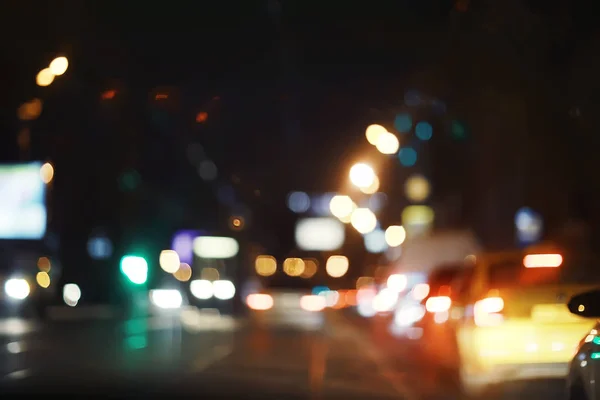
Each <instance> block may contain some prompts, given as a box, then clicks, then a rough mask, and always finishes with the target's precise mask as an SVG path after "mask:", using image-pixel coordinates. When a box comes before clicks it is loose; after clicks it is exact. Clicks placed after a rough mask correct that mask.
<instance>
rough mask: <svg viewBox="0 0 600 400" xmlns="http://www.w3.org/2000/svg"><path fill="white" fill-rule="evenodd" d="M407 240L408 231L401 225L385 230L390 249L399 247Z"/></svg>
mask: <svg viewBox="0 0 600 400" xmlns="http://www.w3.org/2000/svg"><path fill="white" fill-rule="evenodd" d="M405 240H406V231H405V230H404V227H402V226H400V225H392V226H389V227H388V228H387V229H386V230H385V241H386V243H387V244H388V246H390V247H398V246H400V245H401V244H402V243H404V241H405Z"/></svg>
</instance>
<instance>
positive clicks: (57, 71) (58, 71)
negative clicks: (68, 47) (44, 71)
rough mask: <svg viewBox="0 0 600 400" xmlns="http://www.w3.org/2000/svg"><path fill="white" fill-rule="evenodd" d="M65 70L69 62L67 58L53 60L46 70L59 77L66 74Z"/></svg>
mask: <svg viewBox="0 0 600 400" xmlns="http://www.w3.org/2000/svg"><path fill="white" fill-rule="evenodd" d="M67 68H69V60H67V57H56V58H55V59H54V60H52V61H51V62H50V66H49V67H48V69H49V70H50V72H52V74H53V75H55V76H60V75H62V74H64V73H65V72H67Z"/></svg>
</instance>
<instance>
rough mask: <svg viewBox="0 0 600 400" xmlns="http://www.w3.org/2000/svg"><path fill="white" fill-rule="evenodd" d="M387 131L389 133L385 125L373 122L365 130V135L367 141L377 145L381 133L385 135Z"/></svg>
mask: <svg viewBox="0 0 600 400" xmlns="http://www.w3.org/2000/svg"><path fill="white" fill-rule="evenodd" d="M386 133H388V131H387V129H385V128H384V127H383V126H381V125H377V124H373V125H369V126H368V127H367V130H366V131H365V136H366V138H367V141H368V142H369V143H371V144H372V145H373V146H375V145H376V144H377V140H378V139H379V137H380V136H381V135H385V134H386Z"/></svg>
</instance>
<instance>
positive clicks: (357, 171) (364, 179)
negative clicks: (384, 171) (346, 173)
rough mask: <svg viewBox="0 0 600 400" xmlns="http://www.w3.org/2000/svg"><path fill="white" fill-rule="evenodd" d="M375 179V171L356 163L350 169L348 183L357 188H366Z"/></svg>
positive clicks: (366, 165) (365, 165)
mask: <svg viewBox="0 0 600 400" xmlns="http://www.w3.org/2000/svg"><path fill="white" fill-rule="evenodd" d="M376 178H377V176H376V175H375V171H373V168H371V166H370V165H368V164H364V163H358V164H354V165H353V166H352V168H350V182H352V184H353V185H354V186H356V187H358V188H368V187H369V186H371V185H373V183H374V182H375V179H376Z"/></svg>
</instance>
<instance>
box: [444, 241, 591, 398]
mask: <svg viewBox="0 0 600 400" xmlns="http://www.w3.org/2000/svg"><path fill="white" fill-rule="evenodd" d="M591 267H592V265H590V263H589V262H586V260H584V257H583V256H582V255H581V254H566V252H565V251H558V250H557V249H556V248H554V247H548V246H541V247H537V248H531V249H528V250H527V251H517V250H515V251H508V252H502V253H494V254H481V255H479V256H477V259H476V261H475V264H474V268H473V271H472V276H471V281H470V282H469V285H468V287H467V290H466V293H465V295H464V297H463V298H462V299H461V301H460V302H457V304H453V308H455V309H456V310H455V311H459V312H460V315H457V313H456V312H454V313H453V314H454V317H456V319H457V321H456V322H455V334H456V346H457V351H458V358H459V360H458V363H459V365H458V373H459V379H460V383H461V384H462V388H463V389H464V390H465V392H467V393H469V394H477V393H479V392H480V391H481V390H483V389H484V388H485V387H486V386H488V385H490V384H494V383H501V382H504V381H511V380H521V379H534V378H553V377H561V378H562V377H565V376H566V375H567V372H568V363H569V361H570V360H571V359H572V357H573V353H574V351H575V350H576V348H577V345H578V343H579V341H580V339H581V337H582V335H584V334H585V333H587V332H589V330H590V329H591V328H592V327H593V326H594V323H595V321H594V320H593V319H586V318H582V317H580V316H576V315H573V314H571V313H570V312H569V310H568V308H567V306H566V304H567V302H568V301H569V299H570V298H571V297H572V296H573V295H574V294H577V293H581V292H583V291H586V290H588V289H591V288H594V287H597V286H598V283H599V282H600V279H599V278H600V274H598V272H596V270H595V269H592V268H591ZM461 303H462V304H461Z"/></svg>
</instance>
